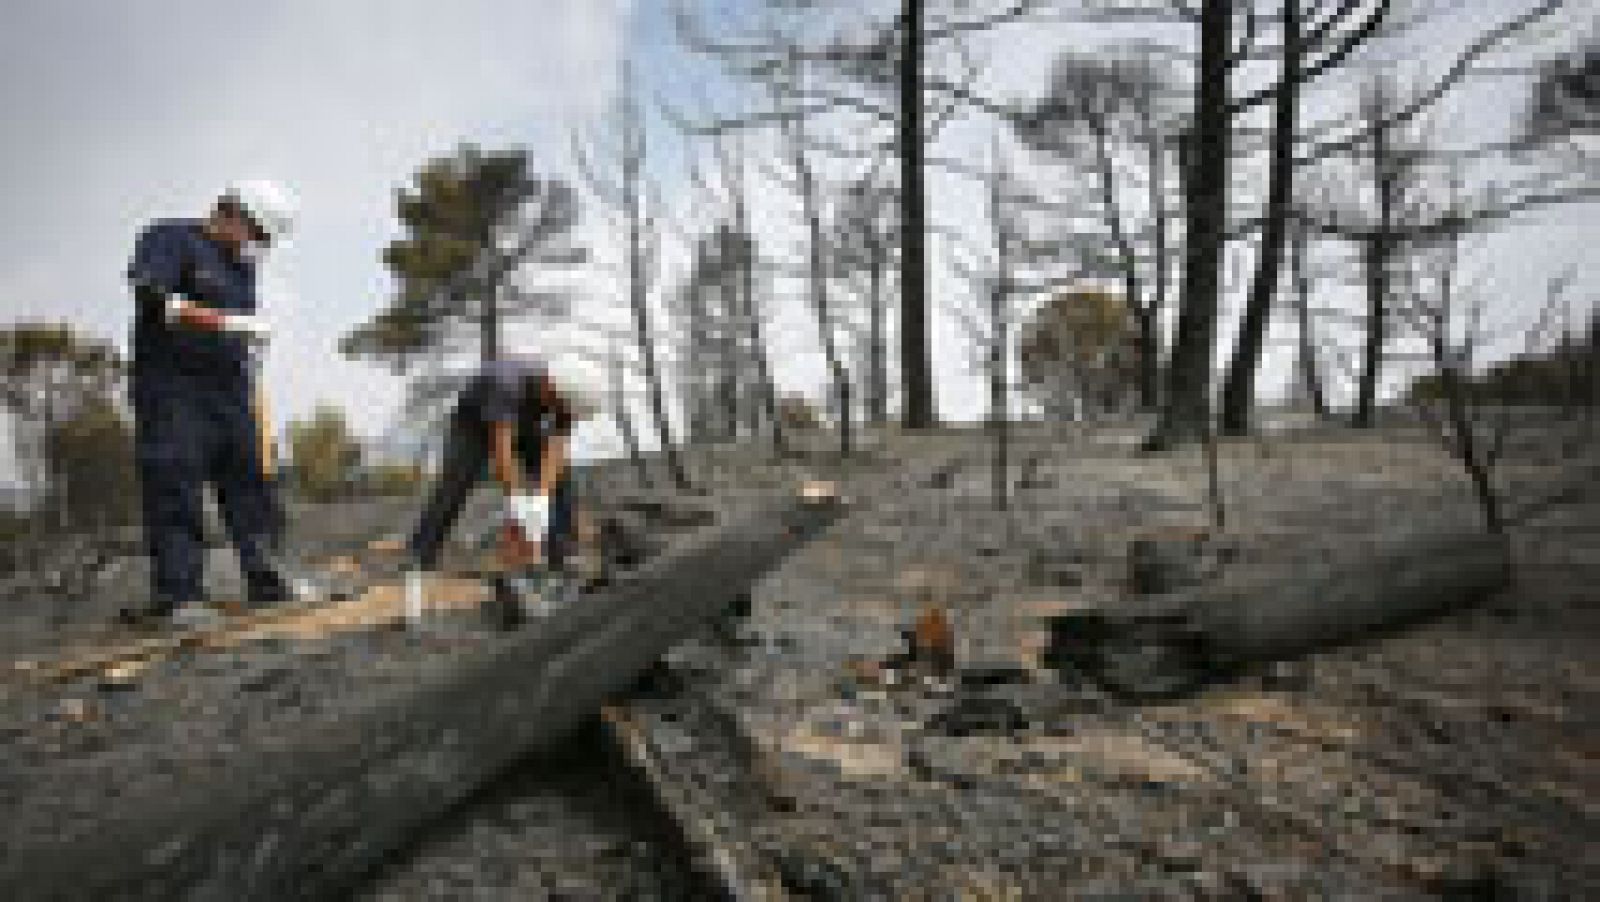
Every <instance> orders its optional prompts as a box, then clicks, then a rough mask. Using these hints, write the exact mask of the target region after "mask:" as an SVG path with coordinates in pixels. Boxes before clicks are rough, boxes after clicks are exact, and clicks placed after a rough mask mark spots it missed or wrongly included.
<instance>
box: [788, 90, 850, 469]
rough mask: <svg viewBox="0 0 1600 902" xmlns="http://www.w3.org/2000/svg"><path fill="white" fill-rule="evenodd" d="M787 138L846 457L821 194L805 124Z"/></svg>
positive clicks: (846, 427)
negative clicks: (808, 146)
mask: <svg viewBox="0 0 1600 902" xmlns="http://www.w3.org/2000/svg"><path fill="white" fill-rule="evenodd" d="M784 129H785V134H786V137H787V139H788V141H787V144H788V150H789V166H790V169H791V170H792V172H793V181H794V189H795V192H796V194H798V195H799V199H800V210H801V216H802V217H803V218H804V220H805V227H806V298H807V300H808V301H809V302H810V306H811V311H812V314H813V315H814V316H815V317H816V321H817V332H818V336H819V338H820V339H821V343H822V356H823V361H824V363H825V364H826V365H827V367H828V375H829V377H830V378H831V379H832V383H833V399H832V401H833V404H832V407H833V411H834V416H835V417H836V423H837V425H838V429H839V454H840V456H841V457H849V456H850V454H851V452H852V450H853V449H852V445H853V437H852V429H851V426H852V421H853V420H854V414H853V412H852V410H851V406H852V405H851V392H850V373H849V371H848V370H847V369H846V368H845V365H844V359H843V357H842V356H840V353H839V343H838V335H837V332H836V330H837V324H836V322H835V317H834V312H833V309H832V305H831V300H830V294H829V285H828V282H829V275H830V269H829V267H828V258H829V253H828V244H827V236H826V235H825V234H824V231H823V217H824V215H825V214H824V211H823V208H822V205H823V203H824V198H825V192H824V189H823V188H822V186H821V185H819V184H818V181H817V175H816V170H815V169H814V168H813V167H812V163H811V159H810V156H809V153H810V151H809V150H808V148H807V145H806V140H805V130H804V129H805V125H804V123H803V122H802V121H801V120H799V119H794V118H791V119H789V120H788V121H787V122H786V124H785V126H784Z"/></svg>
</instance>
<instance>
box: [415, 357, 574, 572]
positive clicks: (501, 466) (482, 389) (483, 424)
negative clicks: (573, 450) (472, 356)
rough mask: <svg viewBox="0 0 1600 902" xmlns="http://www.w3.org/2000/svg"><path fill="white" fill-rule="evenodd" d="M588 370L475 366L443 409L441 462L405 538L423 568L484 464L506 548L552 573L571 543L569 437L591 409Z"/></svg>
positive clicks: (562, 364)
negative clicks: (501, 510) (494, 489)
mask: <svg viewBox="0 0 1600 902" xmlns="http://www.w3.org/2000/svg"><path fill="white" fill-rule="evenodd" d="M591 382H592V380H591V378H590V377H589V376H588V375H587V374H586V373H585V372H584V371H583V370H582V369H581V368H580V367H578V366H576V363H575V361H568V360H557V359H550V360H542V359H540V358H537V357H532V356H523V355H517V356H507V357H503V358H501V359H498V360H494V361H491V362H489V363H488V364H486V365H485V366H484V367H483V368H482V369H480V370H479V371H478V372H477V373H476V374H475V375H474V376H473V377H472V378H471V380H470V381H469V382H468V383H467V386H466V388H465V389H464V390H463V391H462V392H461V396H460V398H459V399H458V400H457V402H456V406H455V410H454V411H453V412H452V413H451V415H450V420H449V427H448V428H449V432H448V435H447V436H446V439H445V448H444V460H443V462H442V464H441V466H440V471H439V479H438V482H437V483H435V485H434V487H433V490H432V492H431V493H430V495H429V497H428V501H427V503H426V505H425V506H424V508H423V511H422V516H421V518H420V520H419V521H418V523H417V528H416V531H415V532H414V533H413V534H412V536H411V541H410V544H409V546H408V551H409V556H410V559H411V562H412V564H413V565H414V566H415V567H416V568H419V569H423V570H431V569H433V568H434V567H435V565H436V564H437V562H438V557H439V549H440V547H441V546H442V545H443V544H444V540H445V536H446V535H447V534H448V533H449V531H450V527H451V526H452V525H453V523H454V522H455V519H456V517H457V516H458V515H459V514H460V513H461V506H462V505H463V504H464V503H465V502H466V500H467V496H468V495H469V494H470V493H471V491H472V488H473V486H474V485H475V484H476V483H477V482H478V480H479V479H480V478H481V477H482V476H483V474H484V470H485V465H487V468H488V470H489V471H490V473H491V474H492V475H493V476H494V478H495V481H497V482H498V483H499V484H500V488H501V490H502V491H503V492H504V499H505V518H506V521H507V526H508V527H509V530H510V533H511V536H510V540H511V542H510V544H511V546H512V547H511V549H510V553H509V556H510V557H512V558H514V559H520V560H517V561H514V563H518V564H522V563H527V562H529V561H531V560H534V559H537V558H542V559H543V562H544V565H545V567H546V568H548V569H550V570H553V571H560V570H561V569H562V568H563V566H564V565H565V561H566V555H567V553H568V551H569V550H570V548H571V542H572V515H573V510H572V508H573V499H572V479H571V474H570V472H569V470H568V466H567V463H568V459H567V450H568V449H567V444H568V439H569V436H570V435H571V432H572V426H573V424H574V423H575V422H577V421H579V420H582V419H585V418H587V417H588V416H589V415H590V414H592V413H593V410H594V403H593V395H592V392H593V390H594V388H595V386H593V385H592V384H590V383H591Z"/></svg>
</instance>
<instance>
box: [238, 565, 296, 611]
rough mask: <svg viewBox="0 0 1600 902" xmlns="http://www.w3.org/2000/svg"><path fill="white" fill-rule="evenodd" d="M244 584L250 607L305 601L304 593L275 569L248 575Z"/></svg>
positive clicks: (280, 571) (281, 572) (292, 581)
mask: <svg viewBox="0 0 1600 902" xmlns="http://www.w3.org/2000/svg"><path fill="white" fill-rule="evenodd" d="M245 584H246V593H247V597H248V599H249V601H250V606H251V607H266V606H268V605H274V604H280V603H282V602H285V601H303V600H305V594H306V593H304V592H303V591H301V589H300V587H299V586H297V585H295V581H294V580H291V579H289V578H288V577H287V576H285V575H284V573H283V571H282V570H279V569H278V568H277V567H273V568H272V569H269V570H262V571H259V572H256V573H252V574H250V575H249V576H248V577H246V579H245Z"/></svg>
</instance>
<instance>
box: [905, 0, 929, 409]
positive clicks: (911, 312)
mask: <svg viewBox="0 0 1600 902" xmlns="http://www.w3.org/2000/svg"><path fill="white" fill-rule="evenodd" d="M923 13H924V10H923V0H904V2H903V4H902V6H901V9H900V53H899V56H898V59H897V61H896V65H897V68H898V70H899V71H898V73H897V77H896V79H895V82H896V89H897V91H898V94H899V97H898V101H899V116H898V117H896V121H895V128H896V132H897V134H896V142H895V143H896V145H897V150H898V153H899V163H900V222H899V229H900V379H901V394H902V397H903V399H904V400H903V404H904V411H903V417H904V423H905V426H906V428H907V429H930V428H932V427H934V426H935V425H937V420H938V414H937V412H936V411H935V410H934V399H933V372H932V368H931V366H932V365H931V349H930V348H929V343H928V342H929V335H928V293H927V281H926V276H927V208H926V203H927V198H926V197H925V195H924V193H923V192H924V186H923V175H924V168H923V167H924V158H925V155H926V148H925V147H924V146H923V142H924V141H925V140H926V126H925V122H924V110H923V86H924V83H923V72H922V23H923Z"/></svg>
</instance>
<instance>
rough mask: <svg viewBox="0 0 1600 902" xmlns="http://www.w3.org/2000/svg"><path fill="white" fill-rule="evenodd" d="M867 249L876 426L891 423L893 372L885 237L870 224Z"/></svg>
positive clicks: (870, 394) (870, 400) (870, 412)
mask: <svg viewBox="0 0 1600 902" xmlns="http://www.w3.org/2000/svg"><path fill="white" fill-rule="evenodd" d="M868 228H869V229H870V230H871V234H870V235H869V236H868V239H867V240H868V241H869V242H870V243H869V244H868V246H867V254H868V263H867V265H868V267H869V268H868V270H867V278H868V279H869V284H868V287H867V419H868V420H869V421H871V423H872V424H873V425H874V426H882V425H884V424H885V423H887V422H888V421H889V369H888V366H887V360H886V359H885V358H886V354H885V352H886V350H887V349H886V348H885V347H884V309H883V308H884V300H883V268H884V248H883V235H882V234H881V233H880V232H879V230H878V225H877V223H871V224H869V226H868Z"/></svg>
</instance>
